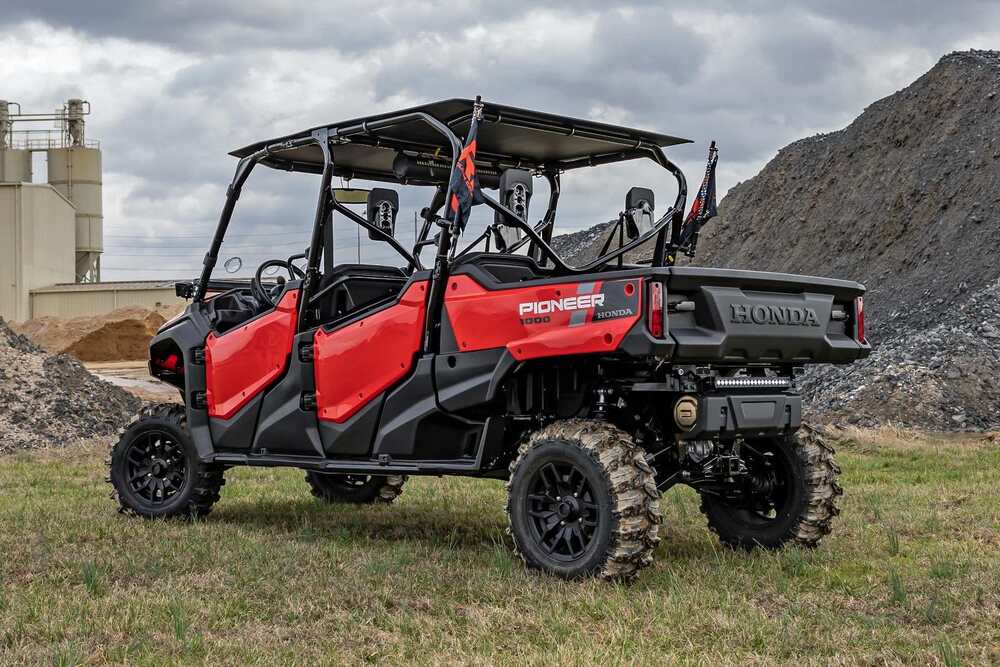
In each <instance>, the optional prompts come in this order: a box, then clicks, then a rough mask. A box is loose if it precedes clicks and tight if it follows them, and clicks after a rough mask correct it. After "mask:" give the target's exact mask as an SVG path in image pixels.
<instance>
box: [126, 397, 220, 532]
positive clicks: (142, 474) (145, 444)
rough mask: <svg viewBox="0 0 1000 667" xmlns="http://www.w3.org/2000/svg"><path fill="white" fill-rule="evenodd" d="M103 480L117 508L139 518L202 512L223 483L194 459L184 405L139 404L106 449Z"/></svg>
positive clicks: (209, 467) (214, 469)
mask: <svg viewBox="0 0 1000 667" xmlns="http://www.w3.org/2000/svg"><path fill="white" fill-rule="evenodd" d="M109 467H110V471H109V472H110V474H109V475H108V479H107V481H108V482H110V483H111V486H112V487H113V489H114V491H113V492H112V497H113V498H114V499H115V500H117V501H118V504H119V507H120V508H121V510H122V511H126V512H131V513H133V514H137V515H139V516H142V517H147V518H155V517H173V516H189V517H192V516H204V515H206V514H208V513H209V512H210V511H211V510H212V505H213V504H215V502H216V501H217V500H218V499H219V490H220V489H221V488H222V485H223V484H225V483H226V482H225V479H224V478H223V469H222V467H221V466H218V465H214V464H206V463H203V462H201V461H200V460H199V459H198V453H197V451H196V450H195V446H194V442H193V441H192V440H191V433H190V431H188V427H187V413H186V412H185V409H184V406H183V405H177V404H173V403H164V404H161V405H153V406H150V407H148V408H144V409H143V411H142V412H141V413H140V414H139V417H138V418H137V419H136V420H135V421H133V422H132V423H131V424H129V425H128V427H126V428H125V430H124V431H123V433H122V435H121V438H119V440H118V442H117V443H115V445H114V447H113V448H112V450H111V459H110V461H109Z"/></svg>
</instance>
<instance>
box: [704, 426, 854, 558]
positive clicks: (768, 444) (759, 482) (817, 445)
mask: <svg viewBox="0 0 1000 667" xmlns="http://www.w3.org/2000/svg"><path fill="white" fill-rule="evenodd" d="M741 453H742V455H743V458H744V459H745V460H746V462H747V464H748V468H749V474H750V483H748V485H747V492H746V494H745V495H744V497H743V498H742V499H740V500H731V499H724V498H721V497H718V496H712V495H708V494H704V495H702V499H701V511H702V513H704V514H705V516H706V517H707V518H708V527H709V529H711V530H712V532H714V533H715V534H716V535H718V536H719V541H720V542H722V543H723V544H726V545H728V546H730V547H734V548H741V549H752V548H753V547H762V548H764V549H778V548H781V547H783V546H784V545H786V544H797V545H799V546H802V547H809V548H812V547H815V546H816V545H818V544H819V542H820V540H821V539H822V538H823V537H824V536H825V535H827V534H829V533H830V529H831V524H832V522H833V518H834V517H835V516H837V515H838V514H839V513H840V510H839V509H838V507H837V499H838V498H839V497H840V496H841V495H843V493H844V492H843V489H841V488H840V484H838V483H837V477H838V475H839V474H840V468H839V467H838V466H837V463H836V462H835V461H834V459H833V454H834V451H833V448H832V447H830V446H829V445H827V444H826V442H825V441H824V440H823V438H822V436H821V435H820V434H819V433H817V432H816V431H815V430H813V429H812V428H809V427H803V428H802V430H801V431H800V432H799V433H797V434H795V435H791V436H788V437H783V438H765V439H755V440H748V441H747V442H746V443H744V444H743V445H742V449H741Z"/></svg>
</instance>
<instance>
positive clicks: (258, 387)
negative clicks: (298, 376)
mask: <svg viewBox="0 0 1000 667" xmlns="http://www.w3.org/2000/svg"><path fill="white" fill-rule="evenodd" d="M298 303H299V291H298V290H289V291H287V292H285V294H284V296H282V297H281V301H279V302H278V305H277V306H276V307H275V309H274V310H272V311H271V312H269V313H267V314H265V315H262V316H261V317H258V318H257V319H255V320H251V321H250V322H247V323H246V324H244V325H242V326H240V327H237V328H235V329H232V330H231V331H227V332H226V333H224V334H223V335H221V336H219V335H217V334H216V333H215V332H212V333H210V334H209V335H208V340H207V341H206V342H205V381H206V385H207V386H206V389H207V391H206V400H207V403H208V416H209V417H219V418H221V419H229V418H230V417H232V416H233V415H234V414H236V412H238V411H239V409H240V408H242V407H243V406H244V405H246V404H247V403H248V402H250V400H251V399H253V397H254V396H256V395H257V394H259V393H260V392H261V391H263V390H264V388H266V387H267V386H268V385H270V384H271V383H272V382H274V381H275V380H276V379H278V378H279V377H280V376H281V374H282V373H284V372H285V366H286V365H287V364H288V355H289V353H290V352H291V351H292V340H293V338H294V337H295V324H296V318H297V317H298V308H297V306H298Z"/></svg>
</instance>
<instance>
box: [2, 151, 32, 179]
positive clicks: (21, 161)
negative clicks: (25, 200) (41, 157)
mask: <svg viewBox="0 0 1000 667" xmlns="http://www.w3.org/2000/svg"><path fill="white" fill-rule="evenodd" d="M0 183H31V151H28V150H22V149H13V148H0Z"/></svg>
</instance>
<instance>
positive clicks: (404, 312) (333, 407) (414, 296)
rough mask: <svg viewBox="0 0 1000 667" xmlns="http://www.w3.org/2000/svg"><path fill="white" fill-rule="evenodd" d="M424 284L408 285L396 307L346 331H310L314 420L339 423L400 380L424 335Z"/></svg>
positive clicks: (379, 312) (408, 369)
mask: <svg viewBox="0 0 1000 667" xmlns="http://www.w3.org/2000/svg"><path fill="white" fill-rule="evenodd" d="M426 296H427V281H421V282H417V283H413V284H412V285H410V286H409V287H408V288H407V290H406V292H404V293H403V296H402V297H401V298H400V300H399V302H398V303H396V304H395V305H393V306H390V307H389V308H386V309H385V310H380V311H378V312H376V313H373V314H371V315H369V316H368V317H366V318H364V319H362V320H359V321H357V322H353V323H351V324H348V325H347V326H344V327H341V328H339V329H335V330H334V331H330V332H326V331H323V329H322V328H320V329H318V330H317V331H316V336H315V338H314V340H313V358H314V359H315V371H316V409H317V416H318V417H319V418H320V419H323V420H326V421H333V422H338V423H340V422H345V421H347V420H348V419H349V418H350V417H351V415H353V414H354V413H355V412H357V411H358V410H360V409H361V408H362V407H364V406H365V405H366V404H367V403H368V402H369V401H370V400H372V399H373V398H375V397H376V396H378V395H379V394H381V393H382V392H383V391H385V390H386V389H388V388H389V387H390V386H392V385H393V384H395V383H396V382H398V381H399V380H401V379H402V378H403V377H405V376H406V375H407V374H408V373H409V372H410V369H411V368H412V367H413V356H414V354H416V353H417V352H418V351H419V350H420V341H421V338H422V337H423V333H424V315H425V312H426V305H425V303H424V302H425V297H426Z"/></svg>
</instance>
